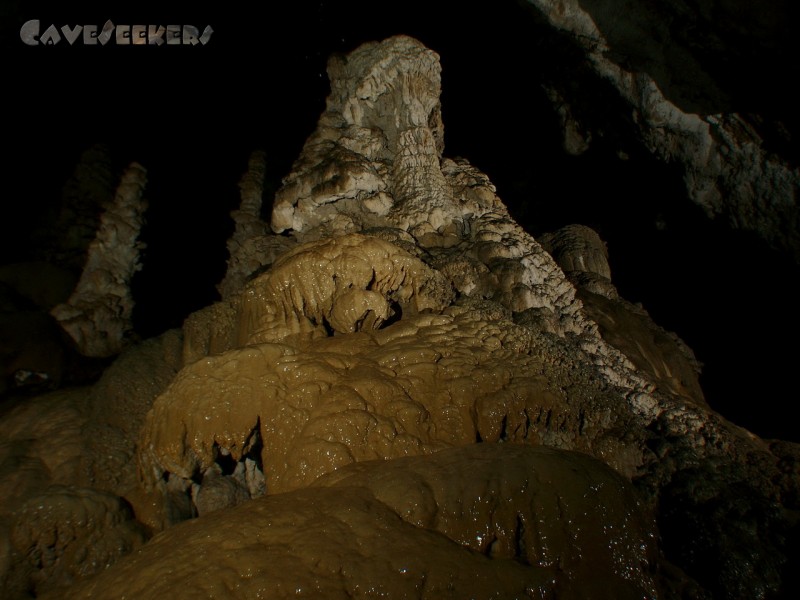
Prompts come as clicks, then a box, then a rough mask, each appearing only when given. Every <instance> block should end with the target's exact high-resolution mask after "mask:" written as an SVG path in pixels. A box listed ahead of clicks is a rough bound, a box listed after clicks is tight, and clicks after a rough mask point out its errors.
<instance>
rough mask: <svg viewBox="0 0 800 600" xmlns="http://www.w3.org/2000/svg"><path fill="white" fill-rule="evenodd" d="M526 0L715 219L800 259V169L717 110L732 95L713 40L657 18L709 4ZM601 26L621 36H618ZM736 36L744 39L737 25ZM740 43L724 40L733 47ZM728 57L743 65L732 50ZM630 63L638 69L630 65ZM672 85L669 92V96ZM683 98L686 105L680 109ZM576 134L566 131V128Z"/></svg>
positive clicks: (684, 14) (744, 123)
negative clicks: (716, 65)
mask: <svg viewBox="0 0 800 600" xmlns="http://www.w3.org/2000/svg"><path fill="white" fill-rule="evenodd" d="M527 1H528V3H529V4H530V5H531V6H532V7H533V8H534V9H535V10H536V11H537V12H538V13H540V14H541V15H542V16H543V17H544V18H545V19H546V20H547V22H548V23H549V24H550V25H551V26H552V27H554V28H555V29H556V30H558V31H561V32H564V33H566V34H568V35H569V36H570V37H571V38H572V39H573V40H574V42H575V43H576V44H577V45H578V47H579V48H581V49H582V50H583V52H584V53H585V56H586V60H587V61H588V63H589V64H590V65H591V68H592V69H593V70H594V72H595V73H596V74H597V75H598V76H599V77H600V78H601V79H603V80H605V81H608V82H610V83H611V85H613V86H614V88H616V90H617V92H618V93H619V96H620V97H621V98H622V99H623V101H624V102H625V103H626V104H627V106H629V107H630V109H631V111H632V116H633V119H634V123H635V125H636V127H637V129H638V132H639V137H640V139H641V140H642V142H643V143H644V145H645V146H646V147H647V149H648V150H649V151H650V152H652V153H653V154H654V155H655V156H656V157H658V158H659V159H661V160H663V161H665V162H667V163H674V164H677V165H680V168H681V170H682V172H683V179H684V182H685V185H686V190H687V192H688V194H689V197H690V198H691V199H692V200H693V201H694V202H696V203H697V204H698V205H699V206H701V207H702V208H703V210H704V211H705V212H706V213H707V214H708V215H709V216H710V217H722V218H724V219H726V220H727V221H729V222H730V223H731V224H732V225H734V226H735V227H738V228H741V229H745V230H749V231H753V232H756V233H758V234H759V235H761V236H763V237H764V238H765V239H766V240H767V242H769V243H770V244H771V245H773V246H774V247H776V248H780V249H782V250H785V251H788V252H790V253H791V254H792V255H793V256H794V257H795V259H796V260H799V259H800V238H799V237H798V234H797V232H798V231H800V210H798V202H797V198H798V189H799V188H800V170H798V168H797V167H796V166H795V165H792V164H791V163H789V162H787V161H786V160H784V159H782V158H780V157H779V156H778V155H776V154H774V153H773V152H771V151H770V150H769V148H768V147H767V145H766V144H765V142H764V139H763V138H762V135H761V134H760V133H759V132H758V131H757V130H756V128H755V127H753V125H752V124H751V123H749V122H748V120H747V119H746V118H745V116H743V115H741V114H737V113H733V112H725V111H724V108H723V109H720V107H726V106H727V105H728V103H729V101H727V100H726V99H725V98H724V93H723V92H721V90H720V88H719V86H718V82H715V81H714V79H713V77H711V76H710V75H709V73H708V72H706V71H705V69H704V67H703V66H702V63H703V60H704V59H707V58H708V57H707V56H706V55H704V54H703V52H704V51H708V52H716V51H719V50H718V48H717V49H715V48H714V43H713V42H710V43H706V47H705V48H704V49H702V50H697V49H696V47H698V43H699V42H700V40H698V42H696V43H694V44H692V43H689V44H685V43H684V44H683V45H682V44H681V43H679V42H676V41H674V40H672V39H670V37H669V36H671V35H672V34H671V33H670V31H675V32H677V31H678V30H679V29H680V26H678V25H675V26H674V27H672V28H669V26H667V25H660V24H659V21H663V22H664V23H673V22H674V23H678V22H681V21H682V20H686V21H687V22H688V21H690V20H691V18H696V19H697V20H698V21H702V20H704V19H707V18H709V17H708V15H706V14H703V15H700V14H693V13H703V12H704V10H703V9H699V8H697V7H695V6H692V3H689V2H676V3H672V4H673V5H677V6H670V7H667V4H668V3H663V6H659V8H658V9H654V8H653V7H652V5H651V4H649V3H643V2H641V3H640V2H629V3H626V4H625V5H624V8H623V5H620V4H619V3H614V2H607V1H604V0H595V1H592V2H586V1H584V0H580V1H579V0H527ZM639 5H641V6H639ZM733 6H736V7H737V8H735V9H734V8H732V7H733ZM654 10H663V11H664V15H663V18H660V17H658V16H656V17H654V16H653V11H654ZM716 10H721V11H722V12H723V13H724V12H725V11H727V10H737V11H743V10H748V8H747V4H745V3H743V4H741V5H739V4H735V3H731V6H726V7H723V8H719V9H718V8H717V7H715V11H716ZM715 14H716V13H715ZM769 14H770V12H769V11H768V10H764V11H761V10H758V11H755V12H754V14H753V15H752V17H753V19H754V21H758V20H760V19H766V18H769V17H768V15H769ZM776 14H780V13H779V12H778V13H776ZM765 15H766V16H765ZM598 23H600V24H602V25H603V28H601V27H598ZM650 28H653V29H657V34H655V35H658V36H667V37H666V41H662V42H660V43H661V45H662V46H663V45H665V44H666V45H667V46H668V47H669V48H670V54H669V55H668V56H667V57H666V58H665V57H664V56H663V48H661V47H655V48H654V47H653V46H654V44H653V41H652V40H653V38H652V37H651V35H649V34H648V33H647V30H648V29H650ZM665 28H669V29H670V31H665V30H664V29H665ZM765 31H769V29H765ZM604 33H605V34H608V35H611V36H614V40H613V41H614V44H611V43H609V40H608V39H607V37H606V35H604ZM755 35H763V34H761V33H760V32H756V33H755ZM732 37H733V39H738V38H737V33H736V32H735V31H734V32H733V34H732ZM660 39H665V38H663V37H662V38H660ZM766 44H770V41H769V40H766ZM693 46H694V48H693ZM735 46H736V44H735V43H733V44H731V46H730V47H728V46H723V45H719V46H718V47H719V48H724V51H725V52H730V51H731V50H734V49H735ZM693 52H696V54H695V55H692V53H693ZM648 54H650V56H648ZM654 54H655V57H654V56H653V55H654ZM748 60H750V59H749V58H748ZM725 62H726V63H727V62H730V63H731V64H738V63H734V62H731V61H730V59H729V57H727V56H726V57H725ZM631 64H633V65H637V66H638V67H639V68H631V67H630V66H629V65H631ZM656 79H658V81H656ZM665 89H667V90H669V92H670V97H667V96H665V93H664V90H665ZM704 96H705V97H704ZM698 99H699V105H698ZM676 103H679V104H683V105H685V106H686V107H687V108H686V109H684V110H682V109H681V108H679V105H678V104H676ZM569 123H570V122H569V121H566V122H565V124H566V125H569ZM569 135H570V133H569V132H568V131H565V136H566V137H569Z"/></svg>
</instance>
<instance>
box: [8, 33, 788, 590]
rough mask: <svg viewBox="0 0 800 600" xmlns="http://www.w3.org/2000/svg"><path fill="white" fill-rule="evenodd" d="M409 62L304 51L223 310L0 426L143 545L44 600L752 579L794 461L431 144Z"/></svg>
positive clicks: (423, 59) (574, 238) (599, 262)
mask: <svg viewBox="0 0 800 600" xmlns="http://www.w3.org/2000/svg"><path fill="white" fill-rule="evenodd" d="M439 69H440V67H439V63H438V57H437V56H436V54H435V53H434V52H432V51H431V50H429V49H427V48H425V47H424V46H423V45H422V44H421V43H419V42H418V41H416V40H413V39H411V38H408V37H405V36H399V37H393V38H390V39H388V40H385V41H383V42H379V43H378V42H376V43H371V44H367V45H365V46H362V47H360V48H358V49H357V50H355V51H354V52H352V53H351V54H350V55H348V56H338V57H335V58H333V59H332V60H331V63H330V69H329V73H330V75H331V78H332V91H331V95H330V97H329V98H328V102H327V107H326V111H325V113H324V114H323V115H322V117H321V118H320V121H319V124H318V128H317V130H316V131H315V133H314V134H312V136H311V137H310V138H309V140H308V142H307V143H306V145H305V146H304V148H303V150H302V152H301V155H300V157H299V158H298V160H297V162H296V163H295V165H294V168H293V170H292V172H291V173H290V174H289V175H288V176H287V177H286V178H285V179H284V184H283V186H282V187H281V189H280V190H279V191H278V193H277V194H276V197H275V202H274V206H273V213H272V217H271V221H270V223H271V224H270V226H269V228H268V227H267V226H266V224H265V223H262V222H259V221H260V215H259V213H260V210H256V205H257V202H258V195H259V194H258V179H259V177H260V175H259V173H260V171H259V168H260V165H262V164H263V162H261V158H260V157H259V155H255V156H254V157H253V164H252V165H251V169H250V175H252V179H251V178H250V176H248V177H246V178H245V180H244V183H243V186H242V187H243V203H242V208H241V212H240V214H239V215H238V217H237V216H236V215H235V218H238V219H239V221H240V222H241V224H242V228H241V230H240V231H239V232H238V233H236V234H234V238H235V240H236V248H238V249H243V248H246V247H247V244H248V239H246V238H247V237H248V235H250V237H251V239H253V240H258V242H257V244H256V245H254V246H253V248H260V249H264V248H268V247H269V248H274V249H277V248H281V249H282V250H281V251H280V256H277V252H276V253H275V254H270V252H263V253H262V252H261V250H259V249H256V250H254V251H252V252H251V251H249V250H248V251H244V255H247V257H248V260H246V261H239V262H235V261H234V260H233V256H234V254H236V252H238V250H237V251H235V252H234V251H233V250H232V251H231V256H232V261H231V265H232V266H233V265H234V264H235V267H234V268H233V270H232V271H231V272H232V273H234V274H235V277H233V278H232V279H231V280H230V281H232V282H233V283H232V284H231V285H230V287H226V288H225V289H226V291H225V294H226V297H224V298H223V300H222V301H220V302H217V303H215V304H213V305H211V306H209V307H207V308H205V309H202V310H200V311H198V312H196V313H194V314H193V315H192V316H190V317H189V318H188V319H187V320H186V322H185V324H184V327H183V332H182V335H178V334H177V332H171V333H170V334H169V335H166V336H164V337H163V338H161V339H160V340H157V341H153V342H151V343H148V344H140V345H138V346H136V348H134V349H131V350H129V351H128V352H126V353H125V354H123V355H122V356H121V357H120V359H118V361H117V363H116V364H115V367H116V368H114V367H112V369H109V371H108V372H107V377H109V378H112V379H111V380H108V381H105V382H103V381H101V382H100V383H99V384H98V385H97V386H95V387H94V388H93V391H92V393H91V394H89V395H88V396H87V398H88V399H89V406H83V405H81V404H80V402H79V399H80V398H81V397H82V396H81V395H80V394H77V393H76V395H74V396H70V397H69V401H63V397H61V398H58V397H55V396H50V397H47V396H45V397H44V399H34V402H33V403H31V405H28V406H25V407H24V408H20V409H18V410H15V411H12V412H11V413H9V415H8V416H10V417H11V418H10V419H7V420H3V421H0V428H2V431H4V432H5V431H8V432H9V433H8V439H10V440H12V444H10V445H9V446H8V456H9V459H8V461H6V464H12V463H13V461H14V460H16V461H17V462H16V464H23V462H25V461H27V462H26V464H28V463H30V464H33V465H34V466H35V467H36V468H35V469H34V471H35V474H37V477H35V478H31V481H30V485H31V486H32V487H31V489H30V490H29V491H30V492H31V493H32V494H39V495H40V494H42V493H45V492H47V490H48V489H49V487H50V486H52V485H53V484H55V483H57V484H63V485H69V486H72V487H73V488H75V489H77V488H87V487H91V488H94V489H95V490H97V491H99V492H102V493H103V494H111V495H112V496H113V497H124V498H125V499H126V500H127V501H128V502H129V503H130V505H131V506H132V507H133V509H134V513H133V514H135V516H136V519H137V521H138V522H139V523H140V524H142V525H145V526H146V527H147V528H148V529H149V530H152V531H161V530H165V531H162V532H161V533H160V534H159V535H158V536H156V537H155V538H154V539H153V540H151V541H150V542H149V543H147V544H146V545H145V546H144V547H143V548H142V549H141V551H140V552H137V553H136V554H135V555H134V556H131V557H130V558H129V559H128V560H123V561H120V563H119V564H117V565H116V566H113V567H111V568H109V569H107V570H106V571H105V572H104V573H102V574H101V575H99V576H97V577H96V578H94V579H90V580H87V581H85V582H83V583H78V584H77V585H76V586H74V587H73V588H72V589H71V591H68V592H67V594H68V595H69V596H72V597H76V598H81V597H103V596H104V595H116V594H118V592H119V589H120V588H121V587H123V586H124V589H125V593H126V594H127V595H130V596H131V597H152V596H154V595H155V596H159V597H160V596H163V595H165V594H167V595H169V594H170V593H172V594H175V593H178V594H184V593H185V594H186V595H192V596H197V595H200V596H226V597H250V596H257V595H269V596H275V597H283V596H287V595H297V594H305V593H308V594H310V595H315V596H324V597H348V596H353V595H358V594H378V593H380V594H383V593H386V594H394V595H401V596H404V597H405V596H407V597H431V598H440V597H453V598H457V597H464V596H465V595H469V596H477V597H490V596H495V597H496V596H499V597H509V598H512V597H513V598H515V597H525V596H527V597H534V598H550V597H566V598H584V597H589V596H598V597H608V598H643V597H644V598H655V597H666V598H671V597H675V598H677V597H695V598H700V597H703V596H704V594H708V593H713V594H714V596H715V597H720V598H739V597H765V596H766V595H767V594H770V593H772V594H777V593H779V592H780V591H782V586H783V579H782V578H783V574H782V573H781V569H784V568H785V567H786V565H787V564H789V558H788V556H789V553H790V551H791V544H792V543H795V542H792V541H791V540H789V541H787V537H789V538H791V536H793V535H795V534H794V533H792V532H791V526H792V515H793V514H794V513H793V511H796V510H798V506H797V499H798V498H800V492H798V490H800V480H798V478H797V472H798V470H797V460H796V459H797V456H800V452H797V449H796V448H795V447H794V446H792V445H791V444H787V445H784V444H775V443H767V442H765V441H763V440H760V439H758V438H757V437H756V436H754V435H752V434H750V433H749V432H747V431H745V430H743V429H741V428H739V427H736V426H735V425H733V424H731V423H729V422H728V421H726V420H725V419H724V418H722V417H721V416H720V415H718V414H717V413H715V412H714V411H712V410H711V409H709V407H708V406H707V405H705V403H704V402H703V400H702V397H700V398H698V397H697V395H696V392H697V390H696V389H694V388H693V387H692V386H693V382H696V371H695V370H692V369H693V367H694V366H696V365H692V364H691V360H690V354H687V353H685V352H684V349H683V348H682V347H681V344H680V342H679V341H678V340H676V339H674V338H671V337H670V336H669V334H667V333H666V332H664V331H663V330H661V329H660V328H657V327H656V326H655V325H654V324H652V321H651V320H650V319H649V317H648V316H647V315H646V313H645V312H644V311H643V310H641V309H637V307H634V306H632V305H630V304H628V303H625V302H624V300H622V299H620V298H619V297H618V294H617V293H616V290H615V289H614V286H613V284H612V283H611V281H610V269H609V268H608V262H607V254H606V249H605V246H604V244H603V243H602V241H601V240H600V238H599V237H598V236H597V235H596V234H595V233H594V232H592V231H591V230H588V229H587V228H584V227H575V226H573V227H569V228H567V229H565V230H563V231H561V232H557V233H556V234H554V235H553V236H550V237H546V238H545V239H544V242H545V244H546V245H547V247H548V248H549V249H550V250H551V252H552V254H553V255H552V256H551V254H550V253H549V252H548V251H547V250H546V249H545V247H543V245H542V244H540V243H538V242H537V241H536V240H534V239H533V237H532V236H531V235H530V234H528V233H527V232H525V231H524V230H523V229H522V228H521V227H520V226H519V225H518V224H517V223H516V222H515V221H514V220H513V219H512V218H511V216H510V214H509V213H508V211H507V210H506V208H505V206H504V205H503V203H502V201H501V200H500V198H499V197H498V195H497V190H496V189H495V188H494V186H493V185H492V183H491V182H490V181H489V179H488V177H487V176H486V175H485V174H483V173H481V172H480V171H479V170H478V169H476V168H475V167H473V166H472V165H470V164H469V163H468V162H467V161H466V160H463V159H448V158H446V157H444V155H443V150H444V149H443V143H442V139H443V138H442V130H443V129H442V123H441V115H440V110H439V95H438V94H439V87H440V80H439ZM248 232H250V233H249V234H248ZM270 240H273V241H270ZM278 240H281V241H278ZM270 244H273V245H270ZM231 248H233V246H231ZM554 257H555V258H554ZM251 259H252V260H251ZM559 265H560V266H559ZM565 271H567V272H565ZM598 291H600V292H602V293H597V292H598ZM648 336H649V337H648ZM664 340H671V342H672V345H669V344H667V343H665V342H664ZM678 355H682V356H683V360H684V362H683V363H680V362H679V360H678V358H676V356H678ZM684 366H686V367H687V368H688V369H689V370H690V371H691V376H692V377H694V379H692V378H691V377H689V376H686V377H684V373H683V371H682V369H683V367H684ZM178 369H180V370H179V371H178ZM176 371H178V372H177V375H175V372H176ZM150 372H152V373H153V374H154V376H153V377H151V378H148V376H147V374H148V373H150ZM173 376H174V378H173ZM684 379H685V381H684ZM156 395H157V398H155V399H154V396H156ZM104 397H107V398H108V400H109V401H108V402H107V403H103V402H102V399H103V398H104ZM59 400H61V401H59ZM45 402H47V403H51V404H58V406H59V407H60V411H59V412H56V413H55V414H56V415H64V419H65V423H66V425H65V426H62V427H57V428H56V429H57V433H58V436H59V437H57V438H54V439H55V440H56V442H57V446H58V447H59V449H61V448H62V446H63V454H59V455H58V456H63V461H61V463H59V464H62V463H63V465H64V466H63V468H59V469H57V471H56V472H57V473H58V475H59V479H58V480H57V481H54V477H52V476H51V475H50V474H48V472H47V470H45V469H42V468H41V466H40V463H44V462H45V461H46V460H51V461H55V459H56V456H53V457H51V456H49V455H47V454H46V453H44V452H43V451H42V448H44V447H45V445H44V444H38V445H36V444H27V445H24V446H23V445H22V444H20V443H18V441H19V440H20V439H23V438H24V435H26V434H28V433H29V432H31V431H32V432H33V433H31V435H32V436H33V437H35V439H37V440H38V439H40V438H45V437H46V436H47V435H48V434H50V430H49V429H47V428H46V427H45V425H44V424H43V425H41V429H36V430H35V431H34V430H33V429H32V428H31V427H30V425H29V424H28V423H27V421H26V419H30V418H32V415H34V414H39V413H41V412H42V411H40V410H38V407H41V406H43V405H44V404H38V407H37V403H45ZM48 406H49V405H48ZM117 411H119V412H117ZM92 423H100V424H105V425H107V426H108V427H102V426H101V427H99V428H97V427H94V426H92ZM67 425H68V426H67ZM75 431H79V432H81V433H84V434H89V435H90V436H91V438H92V439H94V440H97V441H96V443H94V444H89V445H88V446H87V445H84V444H75V443H74V439H73V437H71V436H72V435H73V432H75ZM134 433H136V435H137V436H138V437H137V440H138V441H137V443H136V445H135V446H134V444H133V443H132V441H131V440H132V439H133V435H134ZM47 447H49V446H47ZM87 450H88V458H86V457H82V454H84V452H85V451H87ZM133 457H135V461H134V460H132V458H133ZM23 459H24V461H23ZM37 461H38V462H37ZM134 462H135V466H136V468H137V473H136V476H133V475H132V470H131V468H132V466H134ZM115 469H119V470H120V471H121V474H120V475H118V476H117V475H115V473H116V471H115ZM8 472H9V473H10V475H9V479H8V480H7V481H9V482H10V483H9V484H8V485H9V487H10V486H11V485H12V484H13V482H14V479H13V478H14V477H16V475H14V473H16V471H14V469H13V468H11V467H9V468H8ZM0 483H2V481H0ZM34 488H35V489H34ZM101 496H102V498H107V496H103V495H102V494H101ZM55 504H58V506H60V507H61V508H60V509H59V511H60V512H61V514H64V515H65V518H71V517H70V515H72V514H73V511H72V509H71V508H70V506H72V504H71V503H68V502H60V501H59V502H57V503H55ZM84 505H91V506H95V507H106V508H107V507H108V506H109V505H108V504H106V503H105V501H103V500H102V499H101V498H100V497H94V496H93V497H92V499H91V500H90V501H87V502H85V503H84ZM18 506H19V503H17V505H15V507H12V508H9V509H6V510H5V512H0V519H4V520H2V521H0V525H3V526H4V527H6V530H7V531H11V530H12V529H13V528H15V527H18V526H19V521H18V520H15V517H14V516H13V514H14V510H16V508H18ZM26 514H27V513H26ZM105 514H109V515H115V516H113V517H110V518H109V519H108V522H109V523H110V525H111V526H110V533H109V537H110V538H112V539H115V540H119V536H118V533H119V531H121V530H123V531H126V529H125V528H126V527H127V526H126V525H124V523H126V522H127V521H126V519H125V518H123V516H124V515H123V514H122V513H119V514H118V513H117V512H115V511H111V510H110V509H109V510H106V513H105ZM7 515H12V516H7ZM197 515H199V518H197V519H195V520H193V521H192V522H191V523H188V524H180V523H179V521H181V520H186V519H189V518H191V517H194V516H197ZM743 516H746V517H747V519H746V520H745V521H744V522H742V521H741V519H742V517H743ZM654 521H655V524H654ZM50 522H51V521H49V520H48V523H50ZM52 522H57V519H52ZM659 525H660V526H661V527H660V530H659ZM44 529H45V530H50V529H52V528H50V529H48V528H46V527H45V528H44ZM13 530H14V531H16V529H13ZM231 531H235V532H236V535H235V536H231ZM787 532H789V533H788V534H787ZM15 539H16V538H15ZM19 539H23V538H19ZM40 539H45V536H44V535H42V536H38V534H37V535H28V536H27V537H24V540H23V541H24V542H25V543H22V544H20V545H19V548H22V549H25V548H27V549H30V548H34V549H35V548H39V547H40V546H41V545H42V544H40V542H39V540H40ZM69 539H70V540H72V539H73V538H71V537H70V538H69ZM125 539H128V538H125ZM791 539H796V537H795V538H791ZM73 544H76V545H75V546H74V547H76V548H78V547H82V545H83V541H80V540H79V541H77V542H72V541H70V542H69V544H67V545H69V546H71V547H72V545H73ZM0 547H3V546H0ZM5 547H6V548H10V544H6V545H5ZM750 548H758V549H759V551H758V552H752V551H749V550H743V549H750ZM98 550H99V551H102V550H103V548H99V549H98ZM21 551H22V550H19V549H17V550H15V551H14V552H8V553H7V554H6V557H10V558H4V557H3V556H2V555H0V565H3V564H5V565H9V568H8V570H7V573H10V572H11V567H12V566H13V565H16V564H21V562H22V561H23V560H24V559H23V557H22V556H21V555H20V552H21ZM34 554H35V552H34ZM99 556H100V559H99V560H101V562H102V561H108V560H110V559H109V556H110V555H109V554H108V553H106V552H104V551H103V552H100V554H99ZM699 556H702V557H705V558H703V559H702V560H699V559H698V557H699ZM3 561H5V562H3ZM670 562H674V563H675V566H671V565H670ZM62 566H64V565H62ZM41 571H42V573H43V575H42V576H43V577H44V578H46V579H47V581H58V580H57V578H56V579H53V578H51V573H50V572H49V571H46V570H41ZM37 572H38V571H37V570H34V571H33V572H32V573H33V576H36V573H37ZM69 572H70V573H72V572H73V571H69ZM167 574H168V575H167ZM52 577H55V574H54V575H52ZM54 585H56V584H54ZM176 586H177V587H176ZM41 591H43V592H45V593H46V590H44V589H42V590H41ZM50 593H51V594H55V593H58V594H59V595H64V594H63V593H62V592H61V591H58V590H52V589H51V592H50Z"/></svg>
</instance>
